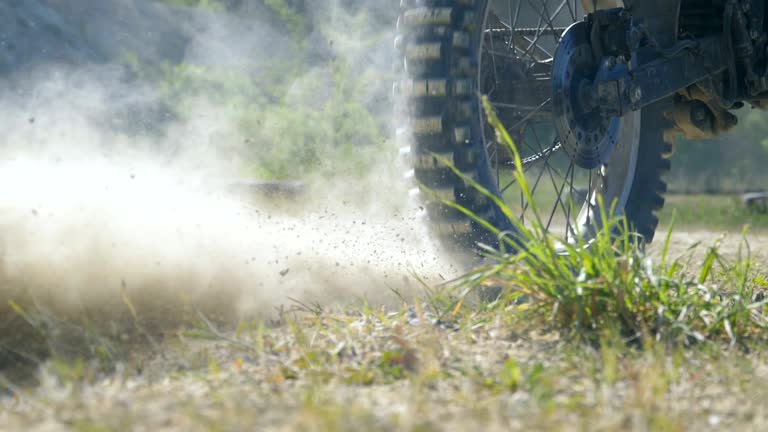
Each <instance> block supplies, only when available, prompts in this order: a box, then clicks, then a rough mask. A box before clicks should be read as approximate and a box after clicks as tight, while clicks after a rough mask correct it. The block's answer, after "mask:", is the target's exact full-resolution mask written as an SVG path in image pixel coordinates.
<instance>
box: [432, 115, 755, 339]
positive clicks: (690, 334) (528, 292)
mask: <svg viewBox="0 0 768 432" xmlns="http://www.w3.org/2000/svg"><path fill="white" fill-rule="evenodd" d="M485 107H486V111H487V113H488V118H489V121H490V122H491V124H492V125H493V126H494V127H495V128H496V131H497V139H498V140H499V142H500V143H503V144H505V145H507V146H508V147H509V148H510V150H511V151H512V154H513V155H514V159H515V166H516V170H515V174H514V175H515V177H516V179H517V182H518V184H519V185H520V187H521V189H522V191H523V193H524V194H526V196H527V198H528V201H529V202H531V203H533V200H532V199H531V197H530V190H529V187H528V183H527V181H526V178H525V175H524V171H523V168H522V164H521V161H520V155H519V153H518V151H517V148H516V147H515V145H514V143H513V141H512V139H511V138H510V136H509V134H508V133H507V132H506V130H504V128H503V126H502V125H501V123H500V122H499V120H498V119H497V118H496V116H495V114H494V113H493V111H492V109H491V108H490V105H489V104H488V103H487V101H485ZM456 173H457V174H459V175H460V173H459V172H458V170H457V171H456ZM465 180H466V181H469V179H465ZM470 183H472V182H470ZM472 184H473V186H475V187H476V188H477V189H478V190H480V192H481V193H483V194H485V195H487V196H489V197H490V198H492V199H493V200H494V201H495V202H496V204H497V205H499V206H500V208H501V209H502V211H503V212H505V213H506V214H508V215H509V214H511V210H510V209H509V208H507V207H506V206H505V205H504V204H503V203H502V202H501V201H499V200H498V199H496V197H494V196H492V195H491V194H490V193H489V192H488V191H487V190H485V189H484V188H482V187H481V186H480V185H477V184H474V183H472ZM452 205H455V204H452ZM600 207H601V209H602V210H601V213H602V215H601V218H600V220H602V221H603V229H602V230H600V231H599V232H598V233H597V235H596V236H595V238H594V239H592V240H590V241H589V243H588V244H587V243H585V242H584V241H583V240H577V241H575V242H572V244H563V243H561V242H559V241H558V239H556V238H555V237H554V236H553V235H551V234H549V233H547V232H546V229H545V228H544V225H543V224H542V222H541V219H540V218H539V217H538V212H537V211H536V209H535V205H534V206H533V208H532V211H533V213H534V215H535V217H534V218H532V220H529V221H528V225H527V226H524V225H523V224H522V223H521V222H519V221H518V219H517V218H515V217H512V218H511V220H512V222H513V223H514V224H515V226H516V228H517V229H518V232H517V233H516V235H515V239H514V240H510V237H509V236H502V234H501V233H499V232H498V231H496V232H495V234H497V235H498V236H499V238H500V247H499V248H498V250H494V249H492V248H488V247H486V248H485V249H486V253H485V256H486V258H487V262H488V264H487V265H485V266H483V267H481V268H478V269H476V270H474V271H472V272H470V273H469V274H467V275H466V276H464V277H463V278H461V279H460V280H459V281H457V283H456V284H454V285H453V286H451V289H452V290H454V291H453V292H454V293H457V295H454V296H453V297H450V299H451V301H450V302H449V303H448V304H445V307H446V309H445V315H447V314H454V315H455V313H456V308H457V306H456V305H458V304H463V303H464V301H465V298H466V296H467V295H469V294H470V293H471V292H473V291H479V290H482V289H483V288H487V287H492V288H496V289H497V290H498V289H500V292H502V293H503V297H502V298H501V300H500V301H496V302H494V303H492V304H491V305H490V307H492V308H498V309H510V310H511V311H512V313H515V314H519V316H520V318H521V320H523V321H526V322H532V323H538V324H542V322H543V323H544V324H548V325H551V326H554V327H555V328H557V329H558V330H560V331H562V332H564V333H565V334H567V335H568V336H570V337H572V338H575V339H586V340H597V339H599V338H600V336H601V335H603V334H605V332H606V331H607V332H612V333H614V332H615V333H616V334H618V335H621V336H622V337H623V338H625V339H627V340H637V341H642V339H643V338H645V337H652V338H654V339H658V340H664V341H666V342H670V343H675V344H690V343H697V342H705V341H709V342H719V341H724V342H727V343H728V344H730V345H731V346H733V345H735V344H737V343H744V342H746V341H748V340H750V339H755V338H758V337H762V335H763V333H764V330H765V327H766V324H768V316H767V315H766V312H765V308H764V306H765V304H766V302H765V301H762V300H757V299H760V298H762V295H761V294H759V293H757V292H756V290H755V288H754V287H755V283H754V282H755V280H756V278H758V277H760V276H759V275H758V274H757V273H756V272H755V269H754V266H753V265H752V262H751V255H750V250H749V243H748V241H747V239H746V231H745V232H744V238H743V245H742V247H741V249H740V252H739V256H738V257H737V258H736V259H735V260H729V259H727V258H725V257H724V256H723V255H722V254H721V253H720V244H719V242H715V244H714V245H712V246H711V247H709V248H708V249H707V251H706V253H705V255H704V259H703V262H702V263H701V264H700V265H699V266H691V265H690V263H691V261H692V257H693V256H694V255H693V250H689V251H688V252H687V253H686V254H684V255H683V256H680V257H677V258H675V259H670V258H669V257H668V253H669V252H668V251H669V245H670V241H671V225H670V231H669V232H668V233H667V236H666V241H665V245H664V251H663V253H662V257H661V259H660V260H654V259H653V257H652V256H651V255H650V254H648V253H647V251H646V249H645V246H644V243H643V241H642V239H638V238H637V237H636V235H635V234H633V233H632V232H631V230H630V229H629V226H628V223H627V220H626V219H625V218H622V217H614V216H612V215H613V214H614V211H613V209H610V210H607V209H606V205H604V203H601V205H600ZM461 210H462V211H464V212H466V213H468V214H471V212H470V211H469V210H467V209H461ZM471 217H473V218H475V219H477V217H476V216H474V215H471ZM518 245H523V247H516V246H518ZM521 300H523V301H521Z"/></svg>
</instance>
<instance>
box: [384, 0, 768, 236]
mask: <svg viewBox="0 0 768 432" xmlns="http://www.w3.org/2000/svg"><path fill="white" fill-rule="evenodd" d="M766 3H768V2H766V1H765V0H624V1H620V0H597V1H596V0H402V1H401V6H400V8H401V13H400V17H399V20H398V36H397V39H396V43H395V44H396V48H397V50H398V52H399V55H400V60H401V61H399V62H398V65H399V67H400V68H401V72H402V74H403V76H404V79H403V80H402V81H400V82H398V84H397V85H396V92H397V93H399V94H400V95H402V96H403V99H405V100H407V101H408V104H407V106H408V108H407V110H406V113H407V122H406V124H407V127H406V128H403V129H401V130H400V131H399V134H400V135H402V136H406V137H407V141H406V142H407V143H408V146H407V147H405V148H404V149H402V150H401V151H402V152H403V153H405V154H407V155H408V159H409V161H410V163H411V166H412V169H413V170H412V175H413V176H414V177H415V180H416V181H417V182H418V183H419V184H420V185H422V186H423V189H422V192H421V195H423V202H424V204H423V208H424V209H425V212H426V216H427V218H428V220H429V222H430V224H431V226H432V227H433V229H434V231H435V232H436V233H437V235H438V236H439V237H440V238H441V239H442V240H444V243H445V244H447V245H453V246H454V247H457V248H459V249H463V250H470V249H472V248H474V247H476V245H477V244H478V243H485V244H494V240H495V239H494V238H493V237H494V236H492V235H490V234H489V230H488V229H487V228H486V227H484V226H483V224H481V223H479V222H477V221H476V220H475V219H472V218H470V217H469V216H467V214H466V212H462V211H460V210H457V209H456V206H451V205H448V204H447V203H448V202H453V203H456V204H459V205H460V206H461V207H463V208H464V209H468V210H469V211H470V212H471V213H473V214H474V215H476V216H477V217H479V218H481V219H482V220H484V221H487V222H488V223H489V224H491V225H492V226H493V227H495V228H497V229H498V230H500V231H506V232H514V230H515V224H513V223H512V220H510V217H509V216H508V215H509V214H510V212H509V211H507V212H503V211H502V210H501V208H500V206H499V205H498V203H497V202H496V200H495V199H491V198H490V197H489V196H488V195H487V194H484V193H482V192H480V191H479V188H477V187H476V185H477V184H479V185H482V187H483V188H484V189H486V190H487V191H489V192H490V193H491V194H492V195H494V196H495V197H497V198H499V199H501V201H502V202H503V203H504V205H505V206H506V207H507V208H508V209H509V210H511V212H512V213H513V215H514V217H515V218H519V221H520V222H522V223H528V222H527V220H526V219H529V218H530V217H531V208H532V207H533V206H535V207H536V208H537V209H539V212H540V215H541V220H542V221H543V223H544V224H546V228H547V229H548V230H549V231H550V232H551V233H553V234H557V235H558V236H559V237H561V238H563V239H565V240H567V241H574V239H576V238H577V237H579V236H580V237H582V238H583V239H585V240H589V237H590V236H594V235H595V233H596V232H597V231H598V230H600V229H601V224H602V220H601V217H600V215H601V212H600V210H599V209H598V203H600V202H602V203H606V204H605V206H606V207H608V206H609V205H612V207H611V208H613V209H614V210H613V212H614V213H615V214H614V215H615V216H624V217H626V219H627V221H628V222H629V224H631V227H632V229H633V230H634V231H635V232H636V233H638V234H639V235H640V236H642V237H643V238H645V239H646V241H651V240H652V239H653V235H654V231H655V230H656V228H657V225H658V222H659V219H658V218H657V216H656V215H655V212H657V211H658V210H660V209H661V208H662V207H663V206H664V193H665V192H666V190H667V185H666V183H665V181H664V179H663V176H664V174H665V173H666V172H668V171H669V170H670V168H671V164H670V156H671V153H672V152H673V140H674V139H675V137H677V136H685V137H689V138H695V139H706V138H711V137H714V136H715V135H717V134H720V133H722V132H725V131H727V130H729V129H731V128H733V127H734V126H735V125H736V123H737V117H736V116H735V115H734V114H733V113H732V111H733V110H736V109H739V108H741V107H743V106H745V104H750V105H752V106H753V107H757V108H763V107H766V106H768V55H767V49H768V34H767V33H766V27H767V25H768V23H766V20H765V18H766V17H765V9H766ZM483 100H487V101H488V103H489V105H490V107H491V108H492V109H493V112H494V113H495V115H496V116H497V117H498V119H499V121H500V122H501V123H502V124H503V125H504V127H505V128H506V130H507V131H508V132H509V134H510V136H511V137H512V138H513V140H514V143H515V146H516V148H517V149H518V151H519V153H520V157H521V161H522V167H523V169H524V170H525V174H526V178H527V179H528V183H529V185H528V186H529V188H530V191H531V195H530V196H531V199H530V200H529V199H526V195H525V194H523V192H522V190H521V188H520V187H519V185H518V184H517V182H516V181H515V176H514V174H515V172H514V171H515V166H514V160H513V158H512V157H511V152H510V151H509V148H508V146H506V145H504V144H501V143H499V142H498V141H499V140H498V139H497V135H496V133H495V131H494V129H493V128H492V127H490V126H489V123H488V118H487V112H486V111H485V110H484V105H483V102H482V101H483ZM449 165H450V166H449ZM451 166H452V167H453V168H452V167H451ZM454 168H455V169H457V170H459V172H461V173H462V175H457V174H456V172H455V171H454ZM470 180H471V181H470ZM473 183H474V184H475V185H473ZM427 190H428V191H429V193H426V192H425V191H427Z"/></svg>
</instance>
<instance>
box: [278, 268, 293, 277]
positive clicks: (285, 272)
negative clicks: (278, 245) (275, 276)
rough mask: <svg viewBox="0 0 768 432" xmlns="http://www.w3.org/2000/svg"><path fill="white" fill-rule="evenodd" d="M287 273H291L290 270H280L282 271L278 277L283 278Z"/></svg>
mask: <svg viewBox="0 0 768 432" xmlns="http://www.w3.org/2000/svg"><path fill="white" fill-rule="evenodd" d="M289 271H291V269H289V268H287V269H285V270H282V271H281V272H280V276H281V277H285V275H287V274H288V272H289Z"/></svg>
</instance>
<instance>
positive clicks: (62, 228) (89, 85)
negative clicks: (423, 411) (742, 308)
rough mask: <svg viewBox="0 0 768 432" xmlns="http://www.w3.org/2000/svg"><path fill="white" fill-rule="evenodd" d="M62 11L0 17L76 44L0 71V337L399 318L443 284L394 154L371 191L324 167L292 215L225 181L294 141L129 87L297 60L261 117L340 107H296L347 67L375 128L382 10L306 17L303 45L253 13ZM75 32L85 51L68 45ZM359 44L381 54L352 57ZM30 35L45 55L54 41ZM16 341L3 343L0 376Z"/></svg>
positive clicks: (384, 21)
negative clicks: (135, 324) (154, 71)
mask: <svg viewBox="0 0 768 432" xmlns="http://www.w3.org/2000/svg"><path fill="white" fill-rule="evenodd" d="M68 3H70V4H68V6H67V7H64V6H61V5H60V4H58V2H53V1H42V0H40V1H37V2H29V3H28V5H27V6H28V9H24V6H18V7H17V9H15V10H14V9H13V7H5V6H4V7H3V8H0V9H2V10H0V12H2V13H6V14H16V15H19V16H20V17H21V18H24V19H30V20H34V19H43V18H40V17H49V16H50V14H55V16H56V17H58V18H56V20H53V21H55V22H60V21H61V22H63V24H61V25H62V28H63V29H60V31H59V33H61V34H64V35H66V36H67V37H68V38H69V40H70V42H68V45H67V47H66V49H65V48H62V47H58V48H61V49H60V50H59V51H57V52H58V55H57V56H56V58H53V59H51V61H48V59H47V57H46V56H45V55H40V56H38V57H36V58H32V57H34V56H28V57H30V58H18V59H17V63H13V62H10V63H7V64H5V65H4V67H0V71H4V73H3V77H2V80H1V81H0V128H2V130H3V138H2V140H0V141H1V143H2V144H1V145H0V301H1V302H0V311H2V313H3V315H2V317H0V333H4V334H5V335H6V336H7V335H8V334H10V333H13V332H14V326H16V325H18V324H19V323H20V322H21V323H27V324H28V323H29V322H30V321H33V324H35V325H38V324H41V323H42V324H44V327H45V326H48V327H51V326H53V327H55V326H57V325H58V326H61V325H62V324H61V323H62V322H64V321H66V320H72V319H75V321H77V322H78V323H79V324H83V323H84V322H85V321H88V322H89V323H90V324H91V325H95V326H97V327H109V326H110V325H115V324H114V323H115V322H118V323H119V322H120V320H122V319H126V318H129V319H128V321H131V319H135V318H136V317H135V315H136V314H138V315H139V316H141V318H142V319H143V320H144V321H146V322H154V323H162V322H168V323H170V325H174V323H178V321H179V320H181V316H182V315H184V314H185V313H187V312H188V311H189V310H194V311H198V312H199V311H202V312H203V313H204V314H206V315H209V316H218V317H223V318H224V320H229V321H232V320H233V319H234V320H237V319H240V318H241V317H252V316H263V315H264V314H268V313H269V312H270V311H273V310H274V308H275V307H276V306H278V305H283V304H287V303H290V302H291V301H292V300H289V299H297V300H299V301H302V302H307V303H315V302H316V303H319V304H333V303H353V302H356V301H360V299H367V300H368V301H369V302H372V303H378V302H382V301H390V302H391V301H392V300H394V299H395V298H394V295H393V294H392V290H395V291H401V292H404V293H406V294H407V293H413V292H414V290H417V289H419V288H420V287H419V285H418V283H417V282H416V281H415V279H414V278H412V274H418V275H419V276H420V277H423V278H424V279H426V280H427V281H430V282H437V281H440V280H441V279H442V278H447V277H450V276H452V274H451V273H452V271H453V270H452V268H451V266H450V265H448V264H447V263H446V262H445V261H443V260H442V259H441V258H440V256H439V254H438V253H437V252H436V250H435V247H434V245H432V244H431V242H430V241H429V239H428V235H427V233H426V231H425V229H424V227H423V226H422V223H421V221H420V220H419V219H418V218H417V217H416V216H414V215H415V214H416V213H417V212H415V211H414V205H413V203H409V202H408V200H407V193H406V191H407V188H408V185H407V184H406V183H405V181H404V180H403V176H402V175H401V173H402V172H403V168H402V167H401V166H399V165H398V164H397V162H396V161H395V156H396V150H395V149H394V148H392V147H391V146H389V145H382V146H381V147H379V148H377V149H376V151H369V153H367V154H370V155H372V156H375V158H376V161H375V163H373V164H371V165H370V166H369V167H368V168H366V170H365V171H366V173H367V175H365V176H363V177H360V176H358V177H354V176H340V177H334V176H329V175H328V174H327V172H328V171H330V172H333V171H334V165H333V164H334V161H324V164H325V165H326V168H329V169H326V173H325V174H324V175H314V176H309V177H307V178H306V179H309V180H307V181H308V183H307V185H306V191H305V192H304V193H302V194H299V195H298V196H297V197H295V198H294V199H292V200H288V201H289V202H287V203H286V202H284V201H283V202H282V203H275V202H272V201H270V200H268V199H264V198H263V197H261V198H260V197H254V196H250V195H247V194H246V195H243V194H233V193H232V191H231V188H229V187H228V185H229V184H230V182H232V181H234V180H239V179H242V178H244V177H248V176H249V175H251V174H249V173H252V172H254V170H253V166H254V165H256V166H257V168H258V164H259V161H264V158H265V156H264V155H265V154H267V155H268V154H270V153H269V151H275V149H277V150H279V149H280V146H289V145H290V144H291V143H290V142H266V140H264V142H262V141H258V140H257V141H256V142H254V138H252V137H250V136H248V135H247V134H246V133H244V132H243V130H242V128H241V126H242V124H243V122H244V121H243V120H242V116H239V111H242V101H241V102H232V100H230V99H227V98H223V97H222V96H221V93H220V92H217V91H214V92H211V91H199V89H195V88H189V89H187V88H185V87H183V84H184V83H185V81H184V80H181V83H182V84H178V83H177V82H171V83H170V84H169V82H168V81H167V80H163V79H159V80H151V79H146V80H144V79H141V74H142V70H144V69H147V68H152V67H154V66H158V70H161V71H165V72H167V71H169V70H171V71H174V70H175V69H173V67H174V65H185V66H184V67H185V68H186V67H187V65H192V66H191V67H192V68H215V69H216V70H217V71H218V73H233V74H239V75H238V76H246V77H248V76H262V75H263V73H265V72H264V71H265V70H268V69H269V66H270V64H271V63H273V62H279V61H283V60H286V59H287V60H290V59H291V58H292V56H295V55H297V53H298V52H301V55H302V56H304V57H303V58H305V59H309V60H307V61H308V62H309V64H310V66H309V67H308V68H305V70H303V71H302V75H300V76H296V77H295V80H294V82H293V83H290V84H289V85H288V86H287V88H286V90H285V94H284V95H282V96H280V97H279V98H274V99H271V100H270V99H268V98H267V99H265V100H263V101H262V102H261V104H263V105H265V106H266V105H270V104H278V103H286V102H285V101H288V102H287V103H289V104H290V103H293V104H295V105H294V107H298V106H299V105H307V104H309V103H310V102H313V101H314V103H318V102H317V101H318V100H323V99H324V98H325V99H330V98H333V95H332V94H326V95H323V94H319V93H313V94H310V95H306V94H305V93H306V86H307V85H308V84H307V83H314V84H317V81H318V80H319V81H320V82H321V84H322V81H323V80H326V79H327V80H332V78H329V77H330V76H332V74H333V73H336V72H335V71H337V70H338V64H339V62H341V61H343V62H345V64H347V65H350V66H349V71H347V72H346V73H348V74H349V75H350V76H354V77H360V76H366V74H368V76H373V77H378V78H377V79H371V80H369V81H368V85H367V86H364V87H362V88H364V89H365V91H363V92H357V93H355V95H356V96H355V97H357V98H359V100H358V102H359V104H361V106H364V107H365V110H366V111H367V112H368V113H371V114H372V115H373V118H374V119H375V122H376V123H377V127H379V128H381V130H387V129H388V128H389V127H391V123H392V122H391V119H390V112H391V104H390V103H389V102H388V100H387V97H386V96H383V95H386V94H387V92H388V89H389V88H390V84H389V82H390V81H389V80H388V75H387V73H388V69H387V66H388V65H389V64H390V63H391V52H390V49H391V48H390V47H391V42H390V41H391V34H390V32H391V27H390V26H391V24H392V22H391V21H390V18H391V17H390V16H388V15H387V14H383V15H382V13H383V12H382V10H386V8H382V6H380V5H378V3H379V2H364V1H360V2H350V1H343V2H306V4H304V6H303V9H304V10H305V12H306V16H307V17H308V18H307V20H308V24H306V25H307V28H308V29H309V30H307V32H308V33H307V35H305V36H304V37H305V39H304V42H303V43H300V44H297V43H296V41H295V40H293V41H292V40H291V35H290V32H289V30H291V29H290V28H288V29H287V30H286V28H282V29H278V28H275V26H274V25H272V24H270V20H273V19H274V16H275V11H271V13H272V14H271V15H269V14H267V12H269V11H265V9H264V6H263V4H262V2H259V1H253V2H248V1H245V2H231V3H232V4H229V3H226V4H225V2H222V3H221V4H222V6H221V9H214V10H207V9H199V8H189V7H179V6H173V5H171V6H169V5H167V4H166V3H179V2H162V1H159V0H158V1H154V0H110V1H104V2H99V7H97V8H93V9H89V7H90V5H91V2H90V1H85V0H83V1H72V2H68ZM278 3H280V4H282V5H284V6H285V5H291V4H294V3H295V2H294V3H291V2H278ZM302 4H303V3H302ZM377 5H378V6H377ZM86 6H87V7H86ZM342 6H343V7H342ZM286 7H287V6H286ZM393 7H394V6H393ZM35 8H38V9H39V8H43V10H44V11H45V12H46V13H47V14H44V13H43V12H41V11H40V10H38V9H35ZM227 8H229V9H227ZM370 8H372V9H370ZM369 9H370V10H369ZM227 10H229V12H227ZM118 12H119V13H118ZM277 12H278V15H279V16H282V15H280V13H285V14H287V13H288V12H285V10H278V11H277ZM36 14H37V15H36ZM360 14H369V15H371V16H377V17H378V18H377V19H378V21H377V20H376V19H369V21H368V22H374V23H376V26H377V28H373V27H365V28H363V27H360V26H357V27H355V26H353V25H349V23H350V22H353V21H354V19H355V17H359V16H360ZM30 16H31V17H32V18H29V17H30ZM76 16H82V17H83V18H82V20H83V22H82V24H83V26H84V28H86V30H88V32H90V33H89V36H90V37H83V38H80V37H79V36H78V33H76V31H75V30H73V29H70V28H68V26H67V24H66V22H67V20H68V19H71V18H72V17H76ZM35 17H37V18H35ZM148 17H149V18H151V19H149V18H148ZM21 18H19V19H21ZM289 18H290V17H289ZM46 19H48V18H46ZM291 19H293V18H291ZM371 20H372V21H371ZM288 22H289V23H290V22H292V21H290V20H288ZM355 22H356V21H355ZM48 24H49V25H53V24H51V23H50V22H49V23H48ZM38 28H40V27H38ZM73 28H74V27H73ZM19 32H20V33H19V34H18V35H17V36H18V37H19V38H21V37H22V36H23V37H25V38H27V39H25V40H26V42H25V43H29V44H33V43H34V42H30V41H29V40H28V39H29V36H30V35H29V34H26V33H24V31H22V30H19ZM359 32H365V33H366V35H367V36H366V37H368V38H369V39H371V34H376V35H378V36H376V37H374V38H373V39H374V41H373V43H369V44H368V45H365V46H362V45H361V43H360V40H361V37H362V36H361V34H360V33H359ZM375 32H378V33H375ZM37 36H40V38H39V40H38V41H37V42H38V43H39V44H41V46H46V45H45V44H51V43H54V42H52V40H53V39H51V40H48V39H46V38H45V37H42V36H46V35H45V34H43V35H42V36H41V35H37ZM86 36H88V35H86ZM10 37H13V35H11V36H10ZM377 38H380V40H378V39H377ZM49 39H50V38H49ZM318 41H321V42H318ZM322 41H325V42H322ZM329 41H330V42H332V43H330V42H329ZM118 42H119V43H118ZM19 43H21V42H19ZM152 44H154V45H152ZM143 46H148V48H147V49H146V50H142V49H141V48H142V47H143ZM126 47H127V48H126ZM33 48H39V47H38V46H35V47H33ZM127 49H130V52H128V51H126V50H127ZM67 50H69V51H74V53H69V51H67ZM68 53H69V54H71V55H69V54H68ZM0 54H2V53H0ZM136 64H141V65H149V66H142V67H136ZM193 70H197V69H193ZM221 71H224V72H221ZM330 82H331V84H333V82H332V81H330ZM224 91H225V90H222V92H224ZM328 91H330V92H332V91H333V90H327V86H326V92H328ZM169 92H175V93H174V96H173V98H170V97H169V96H168V94H169ZM244 99H246V100H247V97H244ZM169 100H171V101H172V103H173V106H171V107H169ZM247 103H251V102H250V101H248V102H247ZM249 106H250V105H249ZM257 106H258V105H257ZM178 107H182V108H183V109H178ZM174 108H176V109H174ZM287 109H288V111H290V110H291V106H290V105H289V106H288V108H287ZM322 109H324V108H322V107H320V105H318V107H316V110H322ZM313 118H314V121H317V122H321V121H322V119H323V117H313ZM311 126H313V127H317V128H327V129H329V130H332V131H333V128H335V127H336V126H333V125H332V126H330V127H329V125H325V124H319V123H318V124H315V125H311ZM269 127H270V126H269V125H267V124H265V125H263V126H259V127H258V128H257V131H259V132H261V131H263V130H266V129H268V128H269ZM288 132H289V131H286V133H285V136H286V137H291V136H293V135H291V134H290V133H288ZM333 136H334V137H337V135H333ZM261 139H263V137H262V138H261ZM287 139H289V138H286V140H287ZM321 144H323V143H321ZM351 144H355V143H351ZM267 149H269V151H267ZM363 150H365V149H362V150H361V151H363ZM254 154H257V155H259V157H260V158H258V157H256V158H254V157H253V156H254ZM267 162H269V161H267ZM301 169H303V168H301V167H297V171H301ZM256 171H257V172H259V171H258V169H257V170H256ZM297 174H300V172H299V173H297ZM298 177H300V176H298ZM306 179H305V180H306ZM12 309H14V310H12ZM32 310H34V311H36V313H32ZM44 321H45V322H44ZM48 327H46V328H48ZM115 331H117V332H119V331H120V329H119V328H118V329H117V330H115ZM17 342H18V341H16V342H14V339H13V338H8V337H0V360H1V358H2V357H3V355H2V352H3V351H9V352H15V350H18V348H19V346H18V345H19V344H18V343H17ZM0 363H2V362H1V361H0Z"/></svg>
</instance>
